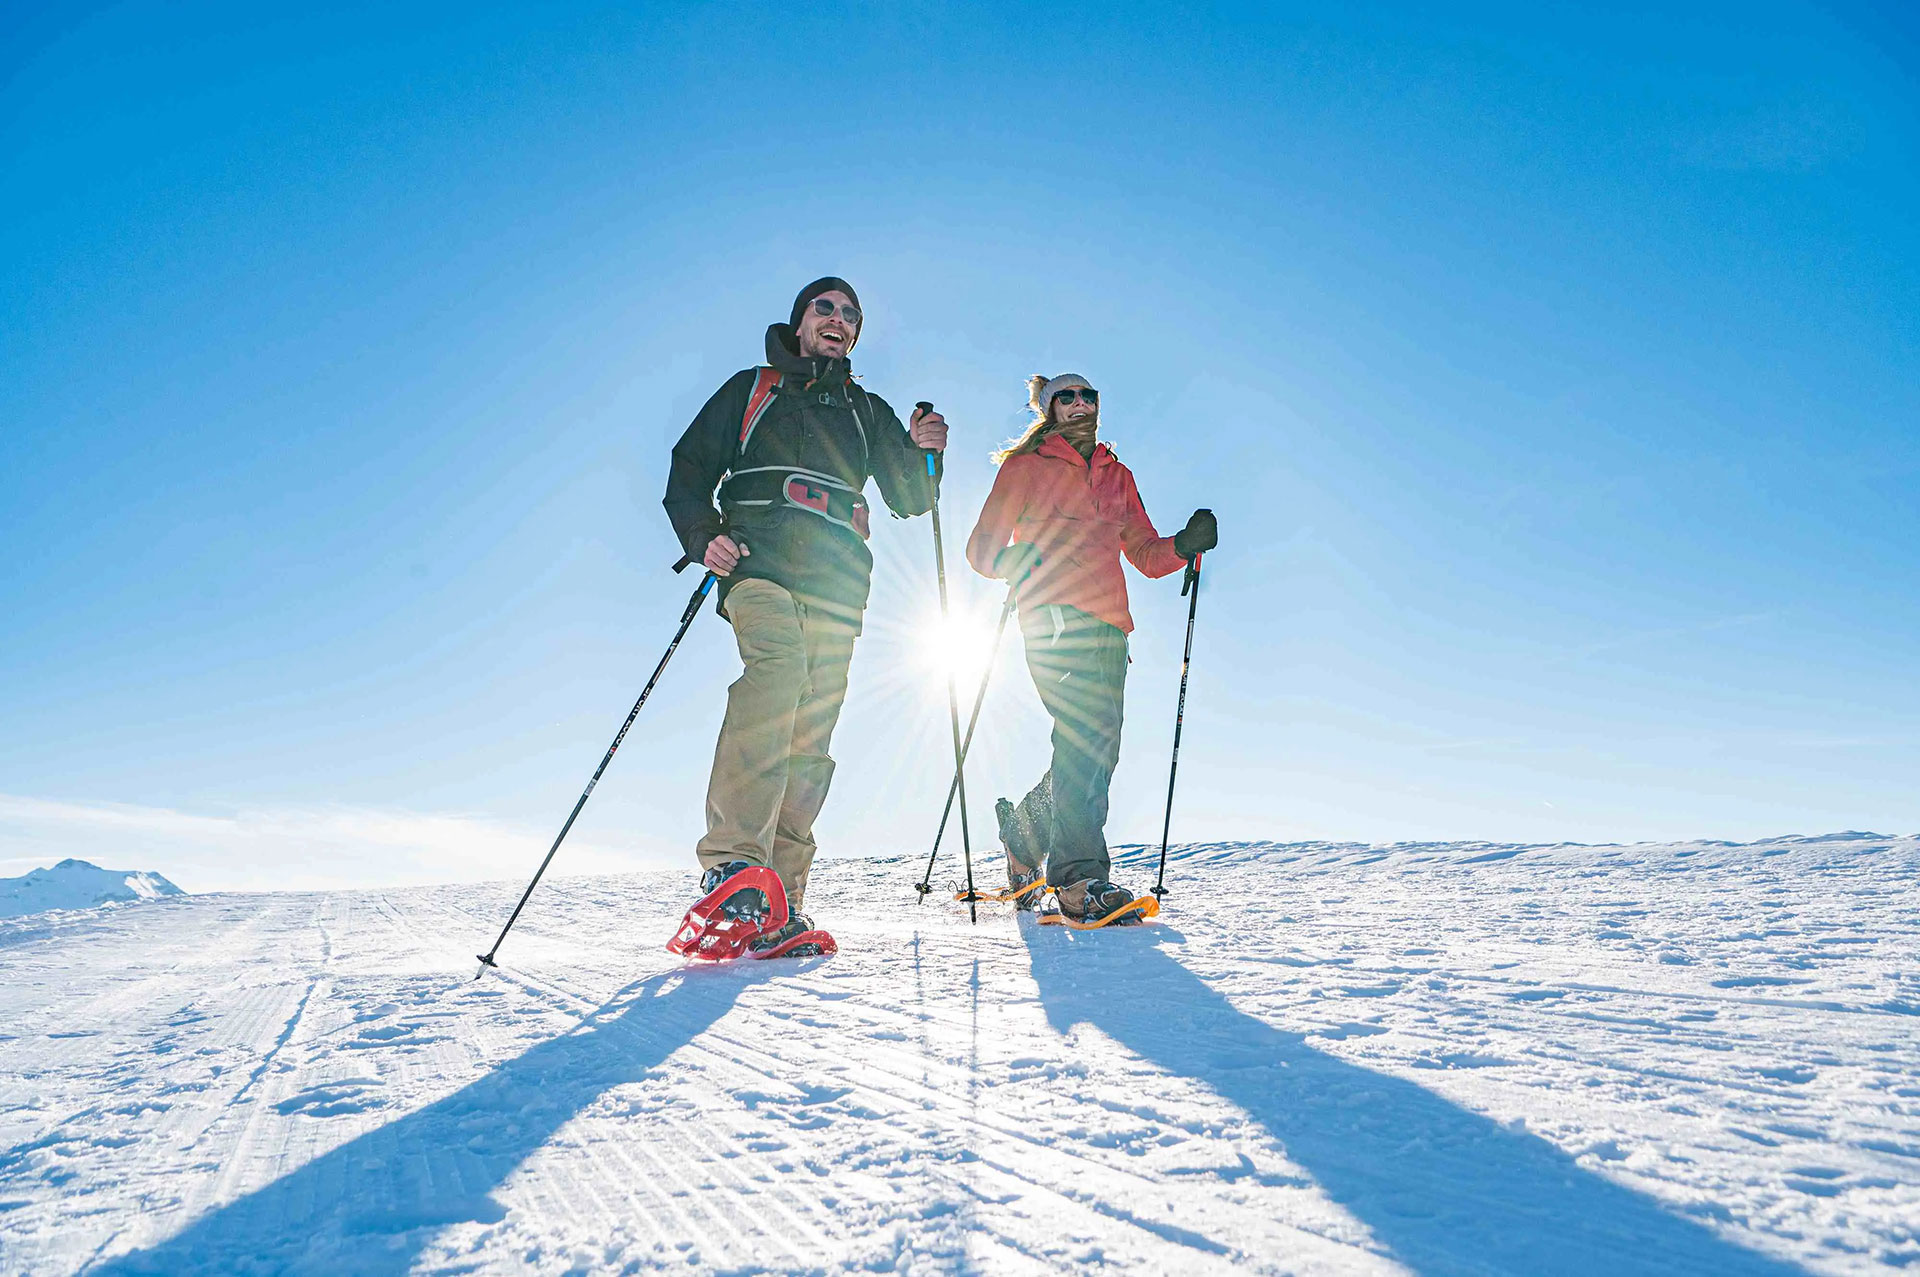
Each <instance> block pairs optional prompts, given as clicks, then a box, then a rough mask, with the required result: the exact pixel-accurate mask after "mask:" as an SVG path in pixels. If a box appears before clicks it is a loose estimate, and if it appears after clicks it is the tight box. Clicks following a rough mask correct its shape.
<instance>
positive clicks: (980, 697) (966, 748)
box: [913, 585, 1019, 904]
mask: <svg viewBox="0 0 1920 1277" xmlns="http://www.w3.org/2000/svg"><path fill="white" fill-rule="evenodd" d="M1018 594H1019V587H1018V586H1015V585H1009V586H1008V587H1007V601H1006V602H1005V603H1004V604H1002V605H1001V607H1000V624H999V625H997V626H995V627H994V631H993V653H992V655H991V656H989V657H988V658H987V667H986V668H985V669H983V670H981V671H980V690H979V691H977V692H975V693H974V694H973V713H972V714H971V715H969V716H968V718H967V738H966V740H964V741H962V742H961V743H960V757H961V760H962V761H963V762H964V761H965V760H966V756H967V755H968V754H970V753H972V752H973V729H974V728H976V727H978V726H979V725H980V704H981V702H982V701H984V700H986V699H987V680H988V679H990V678H992V677H993V662H994V661H995V660H996V659H997V658H998V657H999V655H1000V639H1001V637H1002V636H1003V635H1005V634H1006V632H1007V618H1008V617H1009V616H1011V615H1013V605H1014V602H1015V600H1016V599H1017V597H1018ZM959 792H960V770H959V769H958V768H955V769H954V773H953V783H951V784H950V785H948V786H947V805H946V806H945V807H943V808H941V809H940V828H939V829H938V830H936V831H935V832H934V835H933V850H932V851H930V852H928V853H927V872H926V873H924V874H922V875H921V876H920V881H919V882H916V883H914V884H913V889H914V890H915V891H917V892H919V893H920V903H921V904H925V903H926V902H927V893H928V892H929V891H932V890H933V860H934V857H936V856H938V855H939V854H940V840H941V839H942V838H945V837H946V836H947V817H949V816H951V815H952V814H953V796H954V795H955V794H957V793H959Z"/></svg>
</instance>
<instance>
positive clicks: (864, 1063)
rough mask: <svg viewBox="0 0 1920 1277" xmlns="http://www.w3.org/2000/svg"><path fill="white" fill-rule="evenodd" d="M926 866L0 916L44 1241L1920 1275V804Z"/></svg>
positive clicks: (189, 1264) (1143, 1266) (764, 1262)
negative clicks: (724, 893) (1552, 835)
mask: <svg viewBox="0 0 1920 1277" xmlns="http://www.w3.org/2000/svg"><path fill="white" fill-rule="evenodd" d="M916 861H917V858H912V857H897V858H890V859H879V860H867V861H860V860H853V861H831V862H825V863H823V865H822V867H821V869H820V871H819V872H818V874H817V875H816V885H815V888H814V897H813V901H812V903H813V905H814V908H813V913H814V914H815V917H816V918H817V919H818V920H819V921H820V922H821V923H823V924H824V925H827V926H829V927H831V928H832V929H833V930H834V931H835V932H836V934H837V935H838V936H839V938H840V942H841V945H842V949H841V953H840V956H838V957H837V958H832V959H826V960H818V959H815V960H805V961H788V962H773V963H737V964H733V965H729V966H724V967H699V968H689V967H686V966H683V965H681V964H680V963H679V962H678V961H676V960H675V959H673V958H671V957H670V956H669V955H668V954H667V953H665V952H664V951H663V949H662V948H661V945H662V943H663V942H664V941H665V939H666V937H667V935H668V934H669V932H670V930H671V928H672V926H673V923H674V922H675V921H676V920H677V918H678V915H679V913H680V911H681V910H682V909H683V908H684V907H685V905H686V903H687V900H688V897H689V895H690V891H691V887H692V874H691V872H683V873H672V874H669V873H664V872H662V873H651V874H640V875H633V876H628V877H619V878H597V879H562V880H559V881H557V882H555V883H553V884H551V885H550V886H543V887H542V889H541V892H540V894H538V895H536V896H535V898H534V902H533V904H532V905H531V906H530V907H529V910H528V912H527V914H526V915H525V916H524V917H523V919H522V921H521V924H520V926H519V927H518V928H517V929H516V931H515V933H514V935H513V936H512V937H511V938H510V939H509V940H508V942H507V944H506V946H505V947H504V948H503V950H502V953H501V958H502V961H503V962H504V963H506V964H507V966H506V968H505V969H504V970H502V971H501V972H500V973H498V974H489V975H488V976H487V978H486V979H484V980H481V981H479V982H475V981H474V980H473V979H472V976H473V972H474V967H475V963H474V961H473V959H472V957H471V955H472V954H473V953H474V952H475V951H476V950H479V949H484V948H485V947H487V945H488V944H490V943H491V941H492V938H493V935H494V933H495V932H496V930H497V929H498V927H499V924H500V922H501V920H502V919H503V918H504V916H505V913H506V910H507V909H508V908H509V907H510V906H511V904H512V901H513V898H514V896H515V895H516V894H517V892H518V889H519V886H520V884H518V883H513V884H504V883H503V884H491V885H485V886H462V887H442V888H432V889H415V890H406V891H390V892H377V891H365V892H338V893H330V894H312V895H294V894H273V895H211V896H191V897H175V898H168V899H162V900H157V901H154V902H152V903H148V904H141V905H137V906H132V907H125V908H118V909H111V910H99V911H92V912H87V913H63V914H51V915H41V916H37V917H26V918H18V919H14V920H12V921H7V922H0V1149H4V1150H5V1152H4V1153H0V1270H4V1271H6V1272H10V1273H11V1272H19V1273H35V1274H40V1273H50V1272H61V1271H72V1270H83V1271H90V1272H106V1273H121V1272H165V1273H181V1272H279V1271H298V1272H341V1273H372V1274H379V1273H401V1272H407V1271H422V1272H472V1271H491V1272H500V1271H522V1270H524V1271H533V1272H573V1271H580V1272H587V1271H609V1272H623V1271H641V1272H648V1271H655V1270H670V1271H681V1270H691V1271H701V1272H736V1273H753V1272H914V1273H922V1272H924V1273H933V1272H941V1273H945V1272H981V1273H1045V1274H1057V1273H1060V1272H1062V1271H1070V1272H1071V1271H1092V1270H1099V1271H1109V1270H1110V1271H1114V1272H1141V1273H1210V1272H1230V1271H1231V1272H1262V1273H1268V1272H1270V1273H1283V1272H1303V1273H1324V1272H1340V1273H1398V1272H1409V1271H1411V1272H1419V1273H1492V1272H1502V1273H1504V1272H1525V1273H1596V1274H1599V1273H1606V1274H1618V1273H1688V1274H1735V1275H1741V1274H1776V1273H1788V1272H1799V1271H1806V1270H1811V1271H1816V1272H1832V1273H1846V1272H1875V1271H1888V1270H1895V1269H1900V1268H1903V1267H1908V1268H1911V1267H1915V1266H1916V1265H1920V1237H1916V1230H1917V1229H1920V944H1917V941H1920V914H1917V912H1916V909H1915V907H1914V906H1915V888H1914V886H1913V885H1912V884H1913V883H1914V882H1915V880H1916V870H1917V869H1920V840H1914V839H1887V838H1882V837H1877V836H1868V835H1840V836H1834V837H1828V838H1819V839H1785V840H1780V841H1776V842H1769V843H1760V844H1750V845H1731V844H1724V843H1695V844H1686V845H1677V846H1644V845H1643V846H1633V847H1504V846H1491V845H1460V844H1452V845H1444V846H1442V845H1432V846H1407V845H1401V846H1396V847H1392V848H1364V847H1354V846H1338V845H1330V844H1314V845H1285V846H1281V845H1234V846H1224V845H1223V846H1196V847H1189V848H1184V849H1182V850H1181V851H1180V854H1179V855H1178V856H1177V857H1176V858H1175V860H1174V862H1173V867H1172V872H1171V873H1170V875H1169V881H1170V885H1171V886H1172V887H1173V889H1174V894H1173V896H1172V897H1171V898H1170V899H1169V901H1168V909H1167V912H1166V914H1165V915H1164V917H1163V918H1162V920H1161V922H1160V923H1158V924H1156V925H1151V926H1147V927H1139V928H1133V929H1128V930H1115V931H1106V932H1093V933H1086V934H1076V933H1073V932H1069V931H1065V930H1063V929H1060V928H1053V927H1038V926H1035V925H1033V924H1032V921H1031V919H1030V918H1023V917H1016V916H1015V915H1013V914H1012V913H1011V912H1010V911H1009V910H1008V909H1007V908H1006V907H1005V906H992V907H988V908H987V909H983V911H982V917H981V921H980V923H979V925H978V926H971V925H969V924H968V922H967V916H966V911H965V907H964V906H962V905H957V904H954V903H952V902H951V901H947V900H945V899H943V898H939V897H936V898H934V899H933V900H930V901H929V902H928V903H927V904H926V905H924V906H918V905H915V904H914V903H913V900H914V896H913V892H912V890H911V883H912V881H913V880H914V878H915V877H917V863H916ZM1126 861H1127V863H1126V864H1125V867H1124V871H1123V872H1121V873H1119V874H1117V875H1116V876H1118V877H1120V878H1121V879H1122V880H1123V881H1127V882H1131V883H1133V884H1136V885H1139V884H1144V883H1145V882H1147V881H1150V878H1151V869H1150V867H1149V862H1148V861H1146V860H1144V859H1142V858H1141V857H1140V856H1139V854H1137V853H1136V854H1131V855H1129V856H1127V857H1126ZM943 876H945V875H944V874H943Z"/></svg>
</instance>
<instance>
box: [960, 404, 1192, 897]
mask: <svg viewBox="0 0 1920 1277" xmlns="http://www.w3.org/2000/svg"><path fill="white" fill-rule="evenodd" d="M1027 389H1028V401H1029V403H1031V405H1032V407H1033V411H1034V422H1033V424H1032V425H1031V426H1029V427H1028V428H1027V431H1026V433H1025V434H1023V435H1022V436H1021V437H1020V438H1019V439H1018V440H1016V441H1015V442H1014V443H1012V444H1011V445H1009V446H1008V447H1007V448H1006V449H1005V450H1004V451H1002V452H1000V453H999V454H997V455H996V456H995V458H994V460H995V461H996V462H997V463H998V464H999V466H1000V473H999V474H998V475H997V476H995V478H994V483H993V492H992V493H991V494H990V495H989V496H988V497H987V504H986V508H985V509H983V510H982V511H981V512H980V521H979V523H978V524H976V525H975V527H974V529H973V535H972V536H971V537H969V538H968V540H967V562H969V563H971V564H972V565H973V569H974V571H976V572H978V573H980V574H981V575H982V576H990V577H998V578H999V579H1001V580H1004V581H1006V582H1008V583H1009V584H1011V585H1014V586H1017V587H1018V588H1019V592H1020V633H1021V637H1022V638H1023V639H1024V640H1025V642H1026V651H1027V670H1028V672H1029V673H1031V674H1032V675H1033V683H1034V686H1035V687H1036V688H1038V689H1039V691H1040V699H1041V701H1042V702H1043V703H1044V704H1045V705H1046V707H1047V713H1048V714H1050V715H1052V717H1053V763H1052V766H1050V767H1049V768H1048V769H1047V772H1046V774H1045V775H1043V776H1041V778H1040V781H1039V783H1038V784H1036V785H1035V786H1034V787H1033V789H1032V790H1031V791H1030V792H1029V793H1028V794H1027V796H1026V797H1025V798H1024V799H1022V800H1021V802H1020V805H1019V807H1018V808H1016V807H1014V805H1013V804H1012V803H1010V802H1008V801H1007V800H1006V799H1004V798H1002V799H1001V800H1000V801H999V803H998V804H997V807H996V810H997V812H998V813H999V816H1000V837H1001V841H1003V842H1004V843H1005V844H1006V847H1007V884H1008V888H1009V890H1010V891H1011V892H1024V894H1022V895H1020V896H1019V900H1020V902H1021V907H1022V908H1031V907H1032V906H1033V903H1034V902H1035V900H1036V899H1037V897H1038V896H1039V895H1040V892H1039V891H1038V890H1036V889H1034V888H1037V886H1038V884H1039V882H1040V876H1041V874H1042V872H1043V871H1044V873H1045V875H1046V884H1047V886H1049V887H1051V888H1052V889H1053V893H1054V899H1055V900H1056V901H1058V903H1059V907H1060V911H1061V912H1062V913H1064V914H1065V915H1066V916H1067V917H1068V918H1071V919H1073V920H1074V921H1079V922H1097V921H1099V920H1101V919H1103V918H1107V917H1111V916H1112V915H1114V914H1115V913H1117V912H1119V911H1121V910H1123V909H1125V908H1126V906H1127V905H1129V904H1131V903H1132V902H1133V900H1134V899H1135V897H1134V895H1133V893H1132V892H1130V891H1128V890H1126V889H1125V888H1123V887H1117V886H1115V885H1114V884H1113V883H1111V882H1109V881H1107V873H1108V871H1109V869H1110V867H1111V862H1110V861H1109V860H1108V857H1107V837H1106V824H1107V786H1108V784H1109V782H1111V780H1112V779H1113V768H1114V764H1115V763H1116V762H1118V761H1119V758H1120V721H1121V715H1122V708H1123V702H1124V693H1125V689H1126V682H1127V634H1128V633H1129V632H1130V631H1131V630H1132V629H1133V617H1132V616H1131V615H1130V614H1129V613H1128V612H1127V582H1126V578H1125V576H1124V575H1123V574H1122V572H1121V569H1120V556H1121V554H1122V553H1124V554H1125V555H1126V556H1127V558H1128V559H1129V560H1131V561H1132V563H1133V566H1134V567H1136V568H1138V569H1139V570H1140V571H1141V572H1142V573H1144V574H1145V575H1147V576H1150V577H1161V576H1166V575H1168V574H1169V573H1172V572H1176V571H1178V570H1179V569H1180V568H1181V567H1182V566H1183V565H1184V564H1185V563H1186V562H1187V561H1188V560H1190V559H1192V558H1193V556H1194V555H1197V554H1200V553H1201V552H1203V551H1206V550H1210V549H1212V548H1213V547H1214V545H1215V544H1216V543H1217V541H1218V531H1217V529H1216V526H1215V523H1214V517H1213V512H1212V511H1211V510H1196V511H1194V514H1193V517H1192V518H1191V519H1189V520H1188V521H1187V526H1186V527H1185V528H1183V529H1182V530H1181V531H1179V532H1178V533H1176V534H1174V535H1173V536H1170V537H1163V536H1161V535H1160V534H1159V533H1157V532H1155V531H1154V528H1153V521H1152V520H1150V519H1148V518H1147V512H1146V509H1145V508H1144V507H1143V506H1142V505H1141V504H1140V492H1139V490H1138V489H1137V488H1136V487H1135V486H1134V482H1133V472H1132V471H1130V470H1128V469H1127V468H1126V467H1125V466H1123V465H1121V464H1120V461H1119V459H1118V458H1117V457H1115V456H1114V455H1113V450H1112V449H1111V448H1109V447H1107V445H1106V444H1104V443H1101V442H1100V441H1099V431H1100V393H1099V392H1098V391H1097V390H1095V389H1094V388H1093V387H1092V385H1090V384H1089V383H1088V381H1087V379H1086V378H1085V377H1081V376H1079V375H1077V374H1074V373H1064V374H1062V375H1061V376H1058V377H1052V378H1048V377H1033V378H1031V379H1030V380H1029V381H1028V382H1027ZM1137 917H1138V915H1137V914H1132V915H1129V917H1128V919H1126V920H1137Z"/></svg>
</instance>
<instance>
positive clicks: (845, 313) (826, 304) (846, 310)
mask: <svg viewBox="0 0 1920 1277" xmlns="http://www.w3.org/2000/svg"><path fill="white" fill-rule="evenodd" d="M839 310H840V318H842V319H844V320H846V321H847V322H848V323H849V324H852V325H853V326H854V327H855V328H858V327H859V326H860V308H859V307H858V306H855V305H852V304H848V305H845V306H841V307H840V308H839ZM833 312H834V305H833V303H832V302H830V301H828V300H827V299H826V298H824V297H816V298H814V299H813V313H814V314H816V315H819V316H821V317H822V318H825V319H830V318H832V317H833Z"/></svg>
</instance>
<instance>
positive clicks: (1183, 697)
mask: <svg viewBox="0 0 1920 1277" xmlns="http://www.w3.org/2000/svg"><path fill="white" fill-rule="evenodd" d="M1200 558H1201V556H1200V555H1198V554H1196V555H1194V556H1193V560H1192V562H1190V563H1188V564H1187V575H1186V579H1185V580H1184V581H1182V582H1181V583H1180V593H1181V594H1183V595H1191V596H1192V597H1191V598H1189V599H1188V601H1187V650H1186V653H1185V654H1184V655H1182V656H1181V658H1180V708H1179V709H1178V710H1176V711H1175V712H1174V715H1173V766H1172V767H1170V768H1169V769H1168V770H1167V818H1166V820H1165V821H1164V822H1163V823H1162V824H1161V826H1160V878H1159V881H1157V882H1155V883H1154V884H1153V894H1154V898H1155V899H1164V898H1166V897H1167V896H1168V895H1169V894H1171V893H1170V892H1168V891H1167V834H1168V832H1169V831H1170V830H1171V829H1172V828H1173V780H1174V777H1176V776H1178V775H1179V774H1180V729H1181V728H1182V727H1184V726H1186V722H1187V666H1188V665H1189V664H1191V663H1192V662H1193V614H1194V613H1195V612H1197V611H1199V610H1200Z"/></svg>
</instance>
